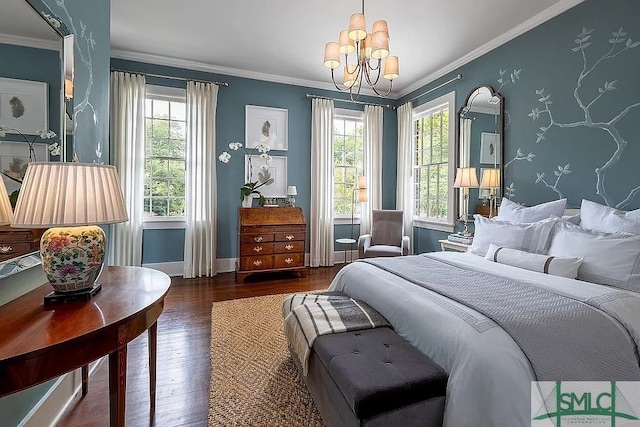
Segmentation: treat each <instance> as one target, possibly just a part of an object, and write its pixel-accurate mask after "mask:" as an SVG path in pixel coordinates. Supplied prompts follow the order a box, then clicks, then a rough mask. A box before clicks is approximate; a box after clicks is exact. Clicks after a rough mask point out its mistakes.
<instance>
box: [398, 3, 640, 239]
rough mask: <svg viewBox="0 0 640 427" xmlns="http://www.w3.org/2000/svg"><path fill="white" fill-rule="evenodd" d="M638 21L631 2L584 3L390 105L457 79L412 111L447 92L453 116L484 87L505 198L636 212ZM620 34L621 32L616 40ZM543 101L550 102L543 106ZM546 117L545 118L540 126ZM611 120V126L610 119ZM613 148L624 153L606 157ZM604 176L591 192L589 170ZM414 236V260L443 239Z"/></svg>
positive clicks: (639, 199)
mask: <svg viewBox="0 0 640 427" xmlns="http://www.w3.org/2000/svg"><path fill="white" fill-rule="evenodd" d="M639 20H640V3H639V2H637V1H633V0H616V1H608V2H605V1H599V0H587V1H585V2H584V3H581V4H580V5H578V6H576V7H574V8H572V9H570V10H568V11H566V12H565V13H563V14H561V15H559V16H557V17H556V18H554V19H552V20H550V21H548V22H546V23H544V24H543V25H540V26H538V27H536V28H534V29H533V30H531V31H529V32H527V33H525V34H523V35H521V36H520V37H518V38H516V39H514V40H512V41H510V42H509V43H506V44H504V45H503V46H501V47H499V48H497V49H495V50H493V51H491V52H489V53H487V54H486V55H484V56H482V57H480V58H478V59H476V60H474V61H472V62H470V63H468V64H466V65H464V66H462V67H460V68H459V69H457V70H455V71H453V72H452V73H451V74H449V75H447V76H444V77H442V78H441V79H438V80H437V81H435V82H433V83H431V84H429V85H427V86H424V87H422V88H420V89H418V90H416V91H415V92H414V93H412V94H409V95H407V96H405V97H404V98H402V99H400V100H398V103H397V105H401V104H403V103H404V102H406V100H407V99H410V98H411V97H413V96H415V95H417V94H419V93H422V92H424V91H425V90H427V89H429V88H430V87H435V86H436V85H438V84H440V83H442V82H444V81H446V80H448V79H449V78H451V77H452V76H455V75H456V74H458V73H462V74H463V76H464V78H463V79H462V80H461V81H459V82H457V83H455V84H452V85H449V86H447V87H445V88H442V89H439V90H437V91H435V92H432V93H431V94H429V96H428V97H423V98H420V99H419V100H418V101H416V102H414V104H413V105H414V106H416V105H420V104H422V103H424V102H427V101H429V100H431V99H433V98H436V97H438V96H440V95H442V94H444V93H448V92H450V91H452V90H455V91H456V103H457V105H456V110H457V109H458V108H459V107H460V104H462V102H464V99H465V97H466V95H467V94H468V93H469V92H470V91H471V90H472V89H473V88H474V87H475V86H477V85H479V84H489V85H491V86H492V87H493V88H494V89H496V90H498V91H499V92H500V93H501V94H503V95H504V98H505V108H506V110H507V114H506V117H505V124H506V126H507V128H506V131H505V156H504V158H505V164H508V167H507V168H506V171H505V178H506V179H505V184H506V187H507V191H506V194H507V196H508V197H510V198H511V199H512V200H515V201H517V202H520V203H524V204H527V205H532V204H536V203H541V202H545V201H549V200H553V199H558V198H560V197H561V196H562V197H566V198H567V199H568V203H569V205H570V206H571V207H579V206H580V203H581V200H582V199H583V198H586V199H590V200H593V201H595V202H598V203H603V204H608V205H611V206H619V207H623V208H625V209H634V208H638V207H640V188H639V186H640V173H638V169H637V165H636V164H637V160H638V159H639V158H640V78H639V76H640V45H639V44H637V43H636V42H637V41H640V27H638V22H639ZM620 28H622V32H623V33H625V34H619V33H618V30H619V29H620ZM583 29H586V34H583V32H584V31H583ZM613 33H618V35H615V34H613ZM581 34H583V35H581ZM579 40H582V41H581V42H580V41H579ZM580 43H582V48H581V47H580ZM614 45H615V46H614ZM636 46H637V47H636ZM612 48H613V50H611V49H612ZM501 70H503V74H502V75H501V74H500V72H501ZM583 70H584V71H583ZM590 70H592V71H590ZM587 72H588V73H587ZM581 73H582V74H583V75H584V74H586V76H584V77H583V78H582V79H581V80H580V88H579V90H578V94H579V99H580V101H578V100H577V99H576V98H575V97H574V90H575V89H576V87H577V85H578V83H579V79H580V76H581ZM547 96H549V98H548V101H551V103H548V102H547V103H546V104H545V98H546V97H547ZM580 103H581V104H582V105H584V106H585V108H586V110H587V113H588V114H587V113H585V111H584V110H583V109H582V108H581V107H580ZM547 109H548V110H549V111H550V112H551V115H552V117H553V120H554V122H553V123H554V125H553V126H551V127H550V128H549V125H550V123H551V121H550V115H549V113H548V112H546V110H547ZM585 116H590V120H589V119H585ZM616 117H619V120H617V121H615V120H614V118H616ZM534 119H535V120H534ZM541 128H542V129H541ZM546 128H549V129H548V130H546V131H545V129H546ZM537 134H542V136H543V138H544V139H542V138H540V137H539V136H538V135H537ZM614 136H615V137H614ZM616 139H617V141H616ZM623 145H624V146H625V147H624V149H623V150H618V151H617V152H616V150H617V148H618V147H619V146H620V147H621V146H623ZM518 150H520V153H522V155H518ZM529 153H533V155H534V156H535V157H530V159H531V161H528V160H526V157H527V155H528V154H529ZM618 155H620V156H619V157H618ZM566 165H569V166H568V168H567V170H568V171H570V173H561V176H560V177H558V176H556V175H555V174H554V172H558V173H560V170H559V166H560V167H561V168H564V167H565V166H566ZM605 165H607V166H606V167H605ZM609 167H610V168H609ZM606 168H609V169H608V171H607V173H606V176H604V178H603V182H604V186H603V187H602V189H601V190H600V191H597V190H596V183H597V179H598V175H597V172H596V171H597V170H600V171H602V170H603V169H605V170H606ZM542 174H544V175H542ZM558 178H559V179H558ZM545 182H546V184H545ZM556 182H557V185H556ZM509 188H511V189H512V190H509ZM634 191H635V192H634ZM636 193H638V194H636ZM634 195H635V197H633V196H634ZM627 198H629V200H628V202H626V201H625V199H627ZM415 235H416V240H415V247H416V252H425V251H432V250H438V248H439V247H438V245H437V240H438V238H444V237H446V233H439V232H435V231H430V230H426V229H416V232H415Z"/></svg>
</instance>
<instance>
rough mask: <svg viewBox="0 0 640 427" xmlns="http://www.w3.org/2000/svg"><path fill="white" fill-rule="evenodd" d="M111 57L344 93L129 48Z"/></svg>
mask: <svg viewBox="0 0 640 427" xmlns="http://www.w3.org/2000/svg"><path fill="white" fill-rule="evenodd" d="M111 57H112V58H118V59H124V60H127V61H138V62H144V63H147V64H155V65H164V66H167V67H176V68H182V69H186V70H194V71H202V72H205V73H213V74H222V75H227V76H232V77H242V78H247V79H254V80H262V81H268V82H273V83H283V84H288V85H294V86H303V87H308V88H316V89H322V90H329V91H333V92H336V93H344V92H339V91H337V90H336V88H335V86H334V85H333V84H331V83H327V82H318V81H315V80H305V79H298V78H294V77H286V76H280V75H276V74H267V73H260V72H257V71H248V70H241V69H239V68H230V67H222V66H219V65H213V64H207V63H204V62H198V61H190V60H186V59H179V58H172V57H168V56H161V55H152V54H147V53H140V52H133V51H128V50H120V49H112V50H111ZM360 93H361V94H362V95H366V96H377V95H376V94H375V93H374V92H373V91H372V90H365V88H364V87H363V88H362V90H361V91H360Z"/></svg>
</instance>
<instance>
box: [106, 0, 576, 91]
mask: <svg viewBox="0 0 640 427" xmlns="http://www.w3.org/2000/svg"><path fill="white" fill-rule="evenodd" d="M580 1H581V0H535V1H533V0H448V1H442V0H399V1H389V0H386V1H383V0H367V1H366V2H365V16H366V18H367V26H368V28H369V29H370V28H371V25H372V23H373V22H374V21H375V20H378V19H385V20H387V22H388V24H389V33H390V37H391V41H390V50H391V54H392V55H397V56H399V58H400V78H399V79H398V80H397V81H396V82H395V83H394V94H395V95H396V96H397V95H398V94H403V93H405V92H407V91H408V90H409V89H415V88H417V87H419V86H420V84H418V83H422V84H424V83H426V81H423V80H424V79H425V78H426V79H427V80H428V77H431V78H433V76H434V75H435V73H437V72H438V71H439V70H443V69H444V68H445V67H447V66H448V65H450V64H452V63H454V62H456V61H457V60H459V59H460V58H461V57H464V56H465V55H468V54H469V53H471V52H473V51H474V50H476V49H479V48H481V47H482V46H483V45H485V44H487V43H489V42H490V41H492V40H494V39H496V38H498V37H500V36H502V35H504V34H505V33H508V32H509V31H510V30H512V29H513V28H514V27H518V26H520V25H522V24H523V23H525V22H526V21H527V20H530V19H531V18H533V17H535V16H536V15H538V17H537V20H536V24H538V23H540V22H541V20H546V19H548V18H549V17H550V16H553V15H556V14H558V13H559V12H561V11H563V10H565V9H567V8H568V7H571V6H573V5H575V4H577V3H579V2H580ZM360 10H361V1H360V0H341V1H337V0H333V1H327V0H298V1H295V0H269V1H264V0H262V1H259V0H233V1H221V0H217V1H210V0H189V1H174V0H111V48H112V50H113V53H114V56H116V57H123V58H126V59H135V58H139V59H144V60H147V61H149V60H151V61H153V62H161V63H165V64H167V65H169V64H173V63H174V62H172V61H171V60H168V61H167V58H172V59H182V60H187V61H190V62H191V64H189V65H191V66H192V67H197V68H199V69H203V70H207V69H208V68H209V69H211V70H212V71H216V70H219V71H221V72H226V73H230V74H236V75H241V76H252V73H260V74H261V75H259V76H254V77H257V78H262V79H266V80H275V81H284V82H286V81H290V82H292V83H298V84H308V85H310V86H315V87H325V88H329V85H328V83H329V84H330V73H329V70H328V69H326V68H325V67H324V66H323V65H322V61H323V54H324V45H325V43H326V42H328V41H337V37H338V33H339V31H340V30H341V29H346V27H347V24H348V20H349V16H350V15H351V14H352V13H354V12H359V11H360ZM545 10H546V12H545ZM529 25H531V24H530V23H529ZM525 26H526V25H525ZM529 27H530V26H529ZM136 53H141V54H146V55H143V56H140V55H136ZM149 55H152V56H149ZM153 56H159V57H164V58H158V57H155V58H154V57H153ZM194 63H195V64H194ZM265 74H267V75H266V76H265ZM268 75H274V76H280V77H272V76H268ZM340 75H341V74H340ZM282 77H285V78H282Z"/></svg>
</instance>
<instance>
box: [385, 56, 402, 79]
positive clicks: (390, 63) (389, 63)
mask: <svg viewBox="0 0 640 427" xmlns="http://www.w3.org/2000/svg"><path fill="white" fill-rule="evenodd" d="M399 75H400V67H399V65H398V57H397V56H387V59H385V60H384V71H383V74H382V77H384V78H385V79H387V80H393V79H397V78H398V76H399Z"/></svg>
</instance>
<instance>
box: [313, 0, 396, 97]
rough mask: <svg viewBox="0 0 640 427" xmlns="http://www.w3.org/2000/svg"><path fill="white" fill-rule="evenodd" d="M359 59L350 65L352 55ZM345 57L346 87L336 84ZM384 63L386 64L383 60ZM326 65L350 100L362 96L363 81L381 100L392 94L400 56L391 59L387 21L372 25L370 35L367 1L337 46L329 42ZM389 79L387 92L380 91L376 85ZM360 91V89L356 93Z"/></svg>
mask: <svg viewBox="0 0 640 427" xmlns="http://www.w3.org/2000/svg"><path fill="white" fill-rule="evenodd" d="M354 52H355V53H356V57H355V58H352V59H351V63H350V62H349V56H350V54H351V53H354ZM341 54H344V62H345V64H344V71H343V87H340V86H339V85H338V84H337V83H336V79H335V74H334V70H335V69H336V68H338V67H340V65H341V64H340V55H341ZM383 60H384V61H383ZM324 66H325V67H327V68H329V69H331V80H332V81H333V84H334V85H335V87H336V89H338V90H340V91H343V92H345V91H348V92H349V96H350V98H351V100H352V101H353V100H354V99H357V98H358V96H359V95H360V89H361V88H362V82H363V81H365V82H366V83H367V85H369V86H370V87H371V89H373V91H374V92H375V93H376V94H377V95H378V96H381V97H384V96H387V95H389V93H390V92H391V89H392V87H393V80H394V79H396V78H398V75H399V68H398V57H397V56H389V28H388V26H387V21H384V20H379V21H376V22H374V23H373V27H372V30H371V32H370V33H368V32H367V27H366V24H365V18H364V0H362V13H354V14H353V15H351V17H350V18H349V29H348V30H342V31H340V36H339V39H338V43H336V42H329V43H327V44H326V46H325V48H324ZM381 76H382V77H383V78H384V79H386V80H389V88H388V89H387V91H386V92H384V91H380V90H379V89H378V88H377V87H376V85H377V84H378V82H379V80H380V77H381ZM355 88H357V90H355Z"/></svg>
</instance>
